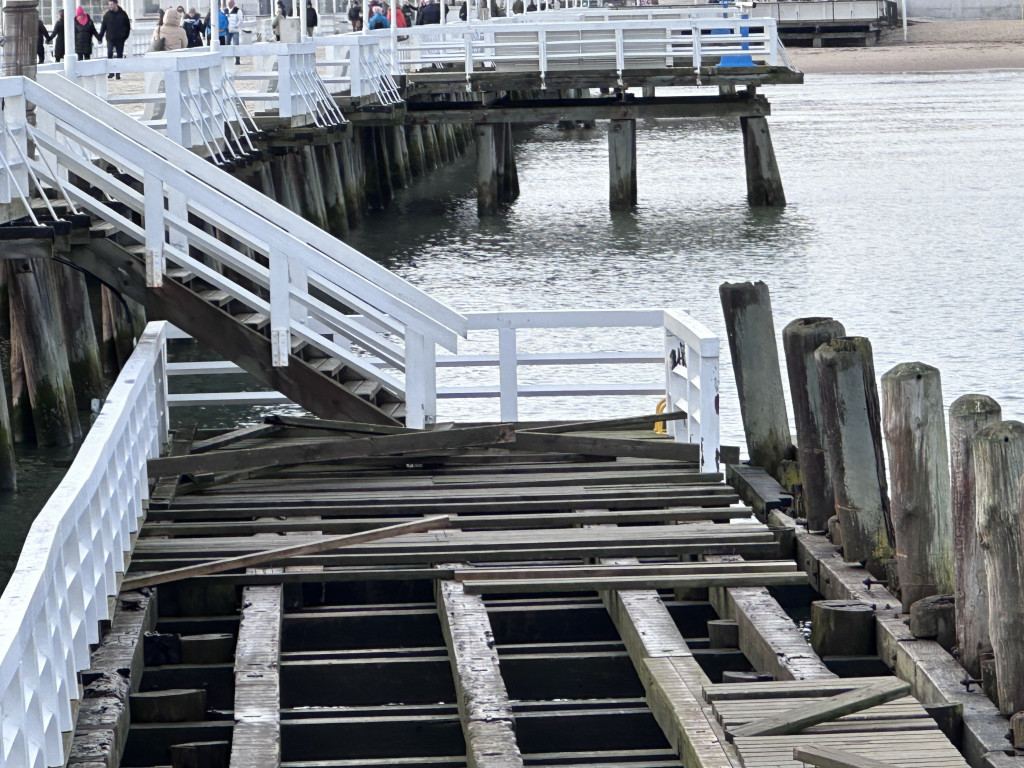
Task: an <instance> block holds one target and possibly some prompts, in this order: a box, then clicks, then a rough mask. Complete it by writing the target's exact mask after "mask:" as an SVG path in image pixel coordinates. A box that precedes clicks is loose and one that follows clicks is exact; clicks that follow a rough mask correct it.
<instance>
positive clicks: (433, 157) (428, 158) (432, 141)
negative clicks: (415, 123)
mask: <svg viewBox="0 0 1024 768" xmlns="http://www.w3.org/2000/svg"><path fill="white" fill-rule="evenodd" d="M423 149H424V156H423V157H424V162H425V163H426V167H427V170H431V171H432V170H434V169H435V168H437V166H438V163H439V162H440V160H439V158H440V150H439V149H438V146H437V129H436V128H435V126H434V125H433V124H429V125H425V126H423Z"/></svg>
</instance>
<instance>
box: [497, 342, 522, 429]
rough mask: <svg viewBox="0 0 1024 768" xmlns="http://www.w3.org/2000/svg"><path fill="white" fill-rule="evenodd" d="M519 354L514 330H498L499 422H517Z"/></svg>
mask: <svg viewBox="0 0 1024 768" xmlns="http://www.w3.org/2000/svg"><path fill="white" fill-rule="evenodd" d="M518 369H519V352H518V343H517V340H516V329H515V328H499V329H498V382H499V392H500V393H501V394H500V399H499V403H500V407H501V420H502V421H518V420H519V370H518Z"/></svg>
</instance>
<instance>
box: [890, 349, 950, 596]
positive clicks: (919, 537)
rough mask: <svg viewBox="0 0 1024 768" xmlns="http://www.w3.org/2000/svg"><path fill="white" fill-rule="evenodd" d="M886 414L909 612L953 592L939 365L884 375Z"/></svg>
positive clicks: (899, 561) (909, 366)
mask: <svg viewBox="0 0 1024 768" xmlns="http://www.w3.org/2000/svg"><path fill="white" fill-rule="evenodd" d="M882 412H883V415H884V428H885V441H886V447H887V448H888V450H889V474H890V476H891V478H892V490H891V499H890V502H891V506H890V511H891V514H892V525H893V532H894V533H895V538H896V568H897V571H898V572H899V581H900V599H901V600H902V602H903V611H904V612H905V613H906V612H909V611H910V606H911V605H913V604H914V603H916V602H917V601H918V600H921V599H922V598H925V597H931V596H932V595H951V594H953V511H952V507H951V502H950V485H949V483H950V480H949V453H948V450H947V447H946V419H945V415H944V413H943V410H942V383H941V376H940V374H939V370H938V369H937V368H934V367H932V366H930V365H925V364H924V363H900V364H899V365H897V366H895V367H894V368H892V369H890V370H889V371H887V372H886V373H885V374H883V376H882Z"/></svg>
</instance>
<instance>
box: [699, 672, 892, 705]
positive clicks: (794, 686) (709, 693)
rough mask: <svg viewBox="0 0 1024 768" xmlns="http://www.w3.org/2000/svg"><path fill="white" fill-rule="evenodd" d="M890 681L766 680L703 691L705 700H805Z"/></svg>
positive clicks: (882, 678) (846, 679) (709, 687)
mask: <svg viewBox="0 0 1024 768" xmlns="http://www.w3.org/2000/svg"><path fill="white" fill-rule="evenodd" d="M891 679H892V678H891V677H889V676H888V675H885V676H882V677H847V678H842V679H836V680H797V681H788V680H787V681H780V682H775V681H767V682H757V683H720V684H718V685H711V686H708V687H707V688H705V689H704V698H705V699H707V700H708V701H736V700H740V699H783V698H794V699H804V698H812V697H820V696H835V695H836V694H840V693H846V692H847V691H855V690H858V689H860V688H866V687H868V686H871V685H875V684H876V683H881V682H884V681H886V680H891Z"/></svg>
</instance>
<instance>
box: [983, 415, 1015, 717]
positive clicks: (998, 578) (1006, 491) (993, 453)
mask: <svg viewBox="0 0 1024 768" xmlns="http://www.w3.org/2000/svg"><path fill="white" fill-rule="evenodd" d="M971 450H972V452H973V454H974V457H973V458H974V479H975V482H976V483H977V485H976V486H975V492H974V494H975V495H974V506H975V510H976V512H977V519H976V524H977V529H978V538H979V540H980V543H981V550H982V552H983V553H984V557H985V578H986V583H987V585H988V607H989V619H988V633H989V638H990V639H991V641H992V652H993V653H994V654H995V666H996V689H997V691H998V699H999V701H998V702H996V703H997V704H998V706H999V711H1000V712H1002V713H1003V714H1004V715H1012V714H1013V713H1014V712H1017V711H1019V710H1022V709H1024V642H1022V641H1021V640H1022V638H1024V583H1022V581H1021V567H1022V565H1024V563H1022V559H1024V555H1022V553H1021V540H1022V537H1021V530H1020V526H1021V522H1020V519H1019V518H1020V514H1021V501H1020V485H1021V478H1022V477H1024V424H1022V423H1021V422H1019V421H1002V422H1000V423H998V424H992V425H990V426H987V427H984V428H983V429H981V430H979V431H978V433H977V434H976V435H975V436H974V438H973V439H972V440H971Z"/></svg>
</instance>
